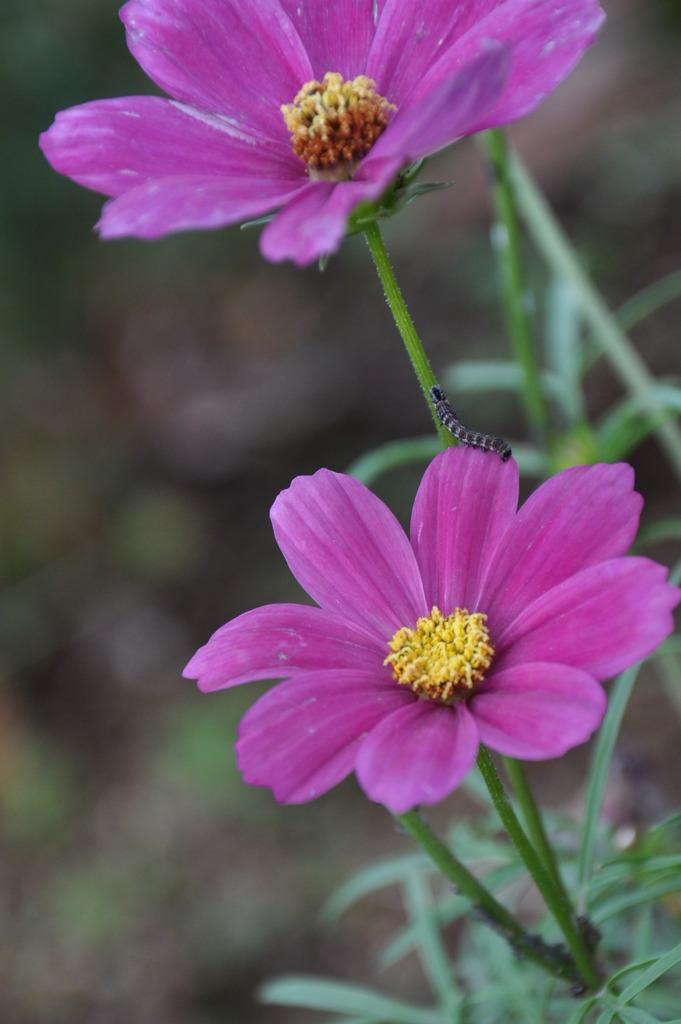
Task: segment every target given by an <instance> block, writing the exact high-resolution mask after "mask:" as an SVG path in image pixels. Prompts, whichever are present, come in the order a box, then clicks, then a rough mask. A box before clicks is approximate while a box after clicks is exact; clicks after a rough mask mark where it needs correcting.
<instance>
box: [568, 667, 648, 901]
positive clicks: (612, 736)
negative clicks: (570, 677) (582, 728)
mask: <svg viewBox="0 0 681 1024" xmlns="http://www.w3.org/2000/svg"><path fill="white" fill-rule="evenodd" d="M640 667H641V666H640V665H634V666H633V667H632V668H630V669H627V671H626V672H623V673H622V675H620V676H619V677H618V679H617V680H616V681H615V683H614V685H613V688H612V692H611V694H610V700H609V702H608V710H607V713H606V715H605V718H604V720H603V725H602V726H601V730H600V733H599V736H598V742H597V744H596V751H595V754H594V759H593V767H592V770H591V776H590V779H589V788H588V790H587V795H586V804H585V808H584V830H583V832H582V841H581V844H580V849H579V857H578V859H577V892H578V910H579V912H580V913H582V912H586V910H587V893H588V886H589V881H590V879H591V876H592V874H593V863H594V853H595V849H596V835H597V830H598V822H599V816H600V811H601V805H602V803H603V794H604V793H605V785H606V782H607V779H608V771H609V770H610V762H611V760H612V755H613V751H614V749H615V741H616V740H617V735H618V733H619V730H620V725H621V723H622V718H623V716H624V712H625V711H626V708H627V704H628V703H629V698H630V696H631V691H632V690H633V688H634V683H635V682H636V677H637V675H638V673H639V669H640Z"/></svg>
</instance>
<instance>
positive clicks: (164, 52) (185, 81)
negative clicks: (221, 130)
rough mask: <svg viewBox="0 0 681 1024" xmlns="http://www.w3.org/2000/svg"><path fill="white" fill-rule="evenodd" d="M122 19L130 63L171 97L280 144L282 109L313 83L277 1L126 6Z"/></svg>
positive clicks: (137, 2) (147, 0) (143, 0)
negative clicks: (132, 59)
mask: <svg viewBox="0 0 681 1024" xmlns="http://www.w3.org/2000/svg"><path fill="white" fill-rule="evenodd" d="M121 18H122V19H123V22H124V23H125V26H126V28H127V32H128V46H129V47H130V50H131V52H132V53H133V55H134V57H135V59H136V60H137V61H138V63H139V64H140V65H141V66H142V67H143V68H144V70H145V71H146V73H147V74H148V75H149V77H150V78H152V79H153V81H154V82H156V84H157V85H160V86H161V88H162V89H164V90H165V91H166V92H167V93H169V94H170V95H171V96H174V97H176V98H177V99H180V100H183V101H184V102H185V103H190V104H192V105H193V106H197V107H200V108H202V109H203V110H211V111H215V112H218V113H221V114H228V115H230V116H232V117H234V118H235V119H236V120H237V121H239V122H240V123H241V124H242V125H243V126H244V127H245V128H246V129H247V130H248V131H249V133H251V134H255V132H256V131H257V134H258V135H259V136H260V137H261V138H262V137H263V136H267V137H268V138H270V139H285V138H286V128H285V125H284V121H283V118H282V115H281V110H280V107H281V104H282V103H290V102H291V101H292V100H293V98H294V96H295V95H296V93H297V92H298V90H299V89H300V87H301V85H302V84H303V83H304V82H307V81H309V79H310V78H312V77H313V75H312V68H311V66H310V62H309V59H308V57H307V54H306V53H305V48H304V46H303V44H302V43H301V41H300V38H299V37H298V34H297V32H296V31H295V29H294V27H293V25H292V24H291V21H290V19H289V18H288V17H287V16H286V14H285V13H284V11H283V10H282V8H281V5H280V3H279V0H258V2H257V3H248V4H244V3H243V2H242V0H130V2H129V3H127V4H126V5H125V6H124V7H123V8H122V10H121Z"/></svg>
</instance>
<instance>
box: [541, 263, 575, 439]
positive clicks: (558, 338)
mask: <svg viewBox="0 0 681 1024" xmlns="http://www.w3.org/2000/svg"><path fill="white" fill-rule="evenodd" d="M581 330H582V314H581V309H580V305H579V300H578V297H577V292H576V291H575V289H574V288H573V286H572V285H571V284H570V282H569V281H566V280H565V278H562V277H554V279H553V281H552V282H551V283H550V284H549V287H548V289H547V292H546V329H545V346H546V359H547V362H548V365H549V368H550V370H551V371H552V372H553V376H554V377H555V379H556V380H558V381H559V382H560V383H561V385H562V387H561V389H560V394H561V408H562V409H563V410H564V411H565V413H566V415H567V422H568V424H569V425H574V424H575V423H578V422H579V421H580V420H582V419H583V418H584V413H585V407H584V397H583V395H582V389H581V384H580V375H581V353H580V336H581Z"/></svg>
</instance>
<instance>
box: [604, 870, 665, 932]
mask: <svg viewBox="0 0 681 1024" xmlns="http://www.w3.org/2000/svg"><path fill="white" fill-rule="evenodd" d="M677 892H681V878H677V877H673V878H670V879H667V880H666V881H664V882H658V883H657V884H655V885H650V886H647V887H646V888H644V889H636V890H634V891H633V892H630V893H626V894H625V895H623V896H617V897H615V898H614V899H611V900H604V901H603V902H602V903H601V904H600V905H599V906H598V908H597V909H596V910H594V913H593V914H592V917H593V922H594V924H597V925H601V924H603V922H604V921H608V920H610V918H612V917H617V916H618V915H619V914H623V913H624V912H625V911H626V910H633V909H634V907H641V906H645V904H646V903H651V902H652V901H653V900H659V899H662V898H663V897H664V896H670V895H671V894H672V893H677Z"/></svg>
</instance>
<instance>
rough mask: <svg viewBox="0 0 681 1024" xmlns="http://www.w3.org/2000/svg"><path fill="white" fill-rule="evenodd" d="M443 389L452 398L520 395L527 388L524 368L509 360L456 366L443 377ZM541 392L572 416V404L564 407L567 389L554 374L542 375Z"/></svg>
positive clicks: (474, 361)
mask: <svg viewBox="0 0 681 1024" xmlns="http://www.w3.org/2000/svg"><path fill="white" fill-rule="evenodd" d="M442 380H443V382H444V387H445V388H446V390H447V391H449V392H450V394H453V395H455V394H457V393H459V394H470V393H474V394H475V393H478V394H479V393H487V392H489V391H507V392H511V393H512V394H520V393H521V392H522V390H523V386H524V381H525V378H524V375H523V370H522V367H521V366H519V365H518V363H514V362H511V360H509V359H489V360H487V361H485V360H475V359H471V360H467V361H466V362H459V363H454V364H453V365H452V366H450V367H448V368H447V370H446V371H445V373H444V374H443V375H442ZM540 381H541V389H542V392H543V393H544V394H545V395H546V396H547V397H549V398H551V400H552V401H554V402H555V403H556V404H557V405H559V406H561V408H563V409H564V411H565V412H566V414H567V413H569V411H570V408H571V406H570V404H569V402H568V403H567V404H564V403H565V387H564V384H563V382H562V380H561V378H560V377H559V376H558V375H557V374H556V373H553V372H552V371H551V370H545V371H543V372H542V373H541V374H540Z"/></svg>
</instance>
